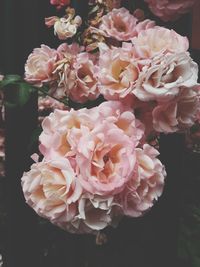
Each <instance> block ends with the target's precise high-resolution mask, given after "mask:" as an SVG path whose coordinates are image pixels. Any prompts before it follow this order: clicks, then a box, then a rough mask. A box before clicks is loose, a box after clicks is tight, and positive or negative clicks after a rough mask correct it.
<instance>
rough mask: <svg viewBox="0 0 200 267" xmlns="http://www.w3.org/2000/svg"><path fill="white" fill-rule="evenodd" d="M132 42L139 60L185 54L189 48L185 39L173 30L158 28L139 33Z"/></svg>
mask: <svg viewBox="0 0 200 267" xmlns="http://www.w3.org/2000/svg"><path fill="white" fill-rule="evenodd" d="M132 42H133V44H134V47H135V50H136V54H137V56H138V57H139V58H140V59H148V58H152V57H154V56H156V55H158V54H166V53H168V52H171V53H179V52H185V51H187V50H188V48H189V43H188V39H187V38H186V37H183V36H181V35H179V34H178V33H176V32H175V31H173V30H168V29H166V28H164V27H158V26H156V27H153V28H149V29H146V30H143V31H141V32H139V34H138V36H137V37H134V38H133V39H132Z"/></svg>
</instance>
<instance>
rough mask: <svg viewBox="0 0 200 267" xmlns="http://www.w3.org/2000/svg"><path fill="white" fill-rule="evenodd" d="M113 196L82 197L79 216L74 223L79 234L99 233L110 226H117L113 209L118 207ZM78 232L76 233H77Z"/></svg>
mask: <svg viewBox="0 0 200 267" xmlns="http://www.w3.org/2000/svg"><path fill="white" fill-rule="evenodd" d="M113 200H114V198H113V197H112V196H109V197H102V196H97V195H96V196H95V195H91V194H88V193H87V194H84V195H82V197H81V199H80V200H79V205H78V211H79V214H78V215H77V216H76V217H75V219H74V220H73V221H72V225H73V226H74V227H75V228H78V229H77V230H78V232H86V231H87V232H89V233H91V232H92V233H95V232H98V231H100V230H102V229H104V228H105V227H107V226H109V225H115V224H116V223H117V222H116V220H115V218H114V212H113V208H114V206H115V205H116V204H115V203H114V202H113ZM77 230H76V231H77Z"/></svg>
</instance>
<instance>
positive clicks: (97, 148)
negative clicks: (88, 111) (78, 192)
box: [76, 121, 135, 195]
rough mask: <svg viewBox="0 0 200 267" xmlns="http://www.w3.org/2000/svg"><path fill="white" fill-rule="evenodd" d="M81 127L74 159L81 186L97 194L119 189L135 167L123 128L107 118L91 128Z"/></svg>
mask: <svg viewBox="0 0 200 267" xmlns="http://www.w3.org/2000/svg"><path fill="white" fill-rule="evenodd" d="M82 131H84V132H83V134H82V137H81V138H80V140H79V143H78V147H77V152H76V162H77V166H78V168H79V171H80V176H79V180H80V182H81V184H82V186H83V188H85V190H87V191H88V192H90V193H92V194H98V195H110V194H111V195H112V194H116V193H118V192H120V191H122V190H123V188H124V186H125V183H126V182H127V181H128V180H129V179H130V178H131V176H132V175H133V171H134V166H135V152H134V151H135V144H134V142H133V141H131V139H130V138H128V136H127V135H125V134H124V133H123V131H122V130H120V129H119V128H117V127H116V126H114V125H112V124H110V123H108V122H106V121H105V122H104V123H102V124H101V125H98V126H96V127H95V128H94V130H93V131H88V130H87V129H83V130H82ZM86 144H87V145H86Z"/></svg>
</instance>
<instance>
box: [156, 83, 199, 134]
mask: <svg viewBox="0 0 200 267" xmlns="http://www.w3.org/2000/svg"><path fill="white" fill-rule="evenodd" d="M198 111H199V87H194V88H193V89H192V88H182V89H181V90H180V92H179V95H178V96H177V97H176V98H174V99H173V100H171V101H169V102H163V103H162V102H161V103H159V104H158V106H157V107H156V108H155V109H154V110H153V126H154V129H155V130H156V131H158V132H164V133H173V132H176V131H178V130H185V129H187V128H190V127H191V126H192V125H193V124H194V123H195V121H196V115H197V113H198Z"/></svg>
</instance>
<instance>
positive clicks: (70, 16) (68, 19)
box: [45, 8, 82, 40]
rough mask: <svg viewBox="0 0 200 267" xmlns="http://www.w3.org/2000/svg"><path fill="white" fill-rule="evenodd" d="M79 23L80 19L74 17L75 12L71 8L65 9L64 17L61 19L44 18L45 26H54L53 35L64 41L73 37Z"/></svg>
mask: <svg viewBox="0 0 200 267" xmlns="http://www.w3.org/2000/svg"><path fill="white" fill-rule="evenodd" d="M81 23H82V19H81V17H80V16H75V10H74V9H73V8H67V9H66V15H65V16H64V17H62V18H59V17H55V16H53V17H49V18H45V24H46V26H47V27H52V26H54V34H55V35H56V34H57V36H58V38H59V39H60V40H66V39H68V38H70V37H72V36H74V35H75V34H76V32H77V29H78V27H79V26H80V25H81Z"/></svg>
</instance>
